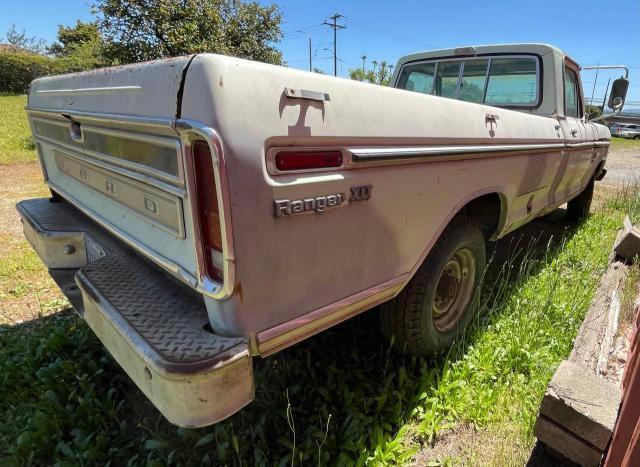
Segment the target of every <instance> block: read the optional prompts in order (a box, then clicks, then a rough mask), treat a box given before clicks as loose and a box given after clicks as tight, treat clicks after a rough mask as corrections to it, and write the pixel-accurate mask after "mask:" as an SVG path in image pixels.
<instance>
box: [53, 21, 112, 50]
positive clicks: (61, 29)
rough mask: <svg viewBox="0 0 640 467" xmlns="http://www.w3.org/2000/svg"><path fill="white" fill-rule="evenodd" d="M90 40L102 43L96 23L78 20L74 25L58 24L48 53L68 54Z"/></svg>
mask: <svg viewBox="0 0 640 467" xmlns="http://www.w3.org/2000/svg"><path fill="white" fill-rule="evenodd" d="M90 42H94V43H95V42H97V43H102V36H101V35H100V31H99V30H98V24H97V23H83V22H82V21H80V20H78V21H77V22H76V25H75V26H62V25H59V26H58V37H57V41H56V42H54V43H53V44H52V45H51V46H50V47H49V53H51V54H53V55H55V56H58V57H65V56H69V55H71V54H73V53H74V52H76V51H77V50H78V49H79V48H81V47H84V46H86V44H87V43H90Z"/></svg>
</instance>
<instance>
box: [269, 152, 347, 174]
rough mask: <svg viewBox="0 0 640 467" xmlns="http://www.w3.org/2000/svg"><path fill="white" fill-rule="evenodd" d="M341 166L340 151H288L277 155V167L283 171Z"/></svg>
mask: <svg viewBox="0 0 640 467" xmlns="http://www.w3.org/2000/svg"><path fill="white" fill-rule="evenodd" d="M341 165H342V153H341V152H340V151H314V152H304V151H286V152H279V153H278V154H277V155H276V167H277V168H278V170H281V171H287V170H309V169H324V168H329V167H340V166H341Z"/></svg>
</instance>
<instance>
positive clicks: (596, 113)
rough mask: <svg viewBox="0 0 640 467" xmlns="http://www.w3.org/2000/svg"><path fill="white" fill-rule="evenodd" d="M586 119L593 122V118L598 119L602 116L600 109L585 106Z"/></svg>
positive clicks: (593, 106) (588, 105)
mask: <svg viewBox="0 0 640 467" xmlns="http://www.w3.org/2000/svg"><path fill="white" fill-rule="evenodd" d="M586 110H587V119H588V120H593V119H594V118H598V117H601V116H602V107H600V106H599V105H590V104H587V109H586Z"/></svg>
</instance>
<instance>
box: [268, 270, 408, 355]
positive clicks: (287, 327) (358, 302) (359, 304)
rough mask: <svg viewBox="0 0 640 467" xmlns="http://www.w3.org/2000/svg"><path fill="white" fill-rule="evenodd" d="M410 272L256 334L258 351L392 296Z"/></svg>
mask: <svg viewBox="0 0 640 467" xmlns="http://www.w3.org/2000/svg"><path fill="white" fill-rule="evenodd" d="M409 278H410V275H409V274H408V273H406V274H402V275H401V276H398V277H395V278H393V279H391V280H390V281H387V282H384V283H382V284H379V285H377V286H374V287H371V288H370V289H366V290H363V291H361V292H358V293H357V294H355V295H352V296H350V297H346V298H343V299H342V300H339V301H337V302H335V303H331V304H329V305H327V306H325V307H322V308H319V309H317V310H314V311H312V312H310V313H307V314H305V315H302V316H299V317H297V318H294V319H292V320H290V321H287V322H285V323H282V324H279V325H277V326H274V327H272V328H270V329H267V330H265V331H262V332H259V333H258V334H257V335H256V346H257V351H258V354H259V355H260V356H262V357H266V356H268V355H271V354H273V353H275V352H278V351H280V350H282V349H284V348H286V347H289V346H291V345H293V344H296V343H297V342H300V341H301V340H303V339H306V338H307V337H310V336H312V335H314V334H317V333H319V332H321V331H324V330H325V329H327V328H329V327H331V326H333V325H336V324H338V323H341V322H342V321H344V320H346V319H348V318H351V317H352V316H355V315H357V314H358V313H361V312H363V311H365V310H368V309H370V308H372V307H374V306H376V305H379V304H381V303H384V302H386V301H387V300H390V299H391V298H393V297H394V296H395V295H397V294H398V293H399V292H400V290H402V287H404V284H406V282H407V281H408V280H409Z"/></svg>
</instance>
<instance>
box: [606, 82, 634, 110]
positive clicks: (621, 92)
mask: <svg viewBox="0 0 640 467" xmlns="http://www.w3.org/2000/svg"><path fill="white" fill-rule="evenodd" d="M628 89H629V80H628V79H625V78H618V79H617V80H615V81H614V82H613V85H612V86H611V94H609V102H608V104H607V107H609V108H610V109H611V110H613V111H616V112H617V111H620V110H622V106H623V105H624V99H625V98H626V97H627V90H628Z"/></svg>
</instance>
